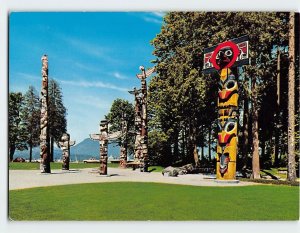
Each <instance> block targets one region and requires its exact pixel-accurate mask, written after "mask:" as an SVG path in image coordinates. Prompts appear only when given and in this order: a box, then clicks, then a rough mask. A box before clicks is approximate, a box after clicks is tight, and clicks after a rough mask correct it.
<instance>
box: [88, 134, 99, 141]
mask: <svg viewBox="0 0 300 233" xmlns="http://www.w3.org/2000/svg"><path fill="white" fill-rule="evenodd" d="M90 139H92V140H94V141H99V139H100V134H97V133H96V134H90Z"/></svg>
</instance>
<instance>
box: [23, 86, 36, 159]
mask: <svg viewBox="0 0 300 233" xmlns="http://www.w3.org/2000/svg"><path fill="white" fill-rule="evenodd" d="M23 99H24V100H23V105H22V108H21V112H22V116H23V124H24V127H25V131H26V136H27V137H26V143H27V145H28V147H29V162H31V160H32V148H33V147H35V146H37V145H39V142H40V139H39V136H40V101H39V96H38V94H37V91H36V90H35V89H34V87H33V86H29V89H28V91H27V92H26V93H25V95H24V98H23Z"/></svg>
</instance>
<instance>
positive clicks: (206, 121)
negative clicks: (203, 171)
mask: <svg viewBox="0 0 300 233" xmlns="http://www.w3.org/2000/svg"><path fill="white" fill-rule="evenodd" d="M287 16H288V14H287V13H254V12H247V13H245V12H237V13H236V12H218V13H215V12H214V13H211V12H208V13H206V12H170V13H168V14H167V15H166V16H165V17H164V24H163V25H162V29H161V32H160V33H159V34H158V35H157V36H156V37H155V38H154V39H153V40H152V44H153V45H154V48H155V49H154V51H153V54H154V55H155V56H156V57H157V58H156V59H155V60H154V61H153V62H154V63H155V64H156V71H157V76H156V77H154V78H152V80H151V82H150V87H149V90H150V98H149V109H150V119H151V120H150V122H149V125H154V126H155V127H156V128H155V129H156V130H161V131H162V132H163V133H164V134H165V135H166V139H167V143H166V145H165V149H166V150H165V151H164V156H169V157H170V156H172V157H173V159H176V156H177V155H176V153H177V151H179V157H180V158H181V159H182V158H183V159H184V158H190V157H191V156H190V155H189V154H190V152H191V151H193V141H195V139H193V138H194V136H193V135H194V134H195V132H196V135H197V136H196V144H197V145H198V146H200V145H201V144H202V145H205V144H206V143H207V142H205V141H206V140H205V139H207V138H208V139H209V138H210V137H209V135H207V134H209V133H211V134H212V135H216V132H217V131H216V129H215V128H214V127H212V129H209V128H210V127H211V125H215V124H214V123H215V119H216V118H217V117H216V115H217V114H216V100H217V97H216V94H217V88H216V82H217V81H218V77H217V76H216V75H214V74H213V75H211V76H210V77H208V76H203V75H202V65H203V50H204V48H207V47H210V46H213V45H216V44H218V43H220V42H222V41H226V40H228V39H231V38H235V37H240V36H242V35H245V34H247V35H249V41H250V57H251V64H250V65H248V66H245V67H244V68H243V69H241V70H240V72H241V73H240V77H239V86H240V98H239V100H240V103H243V104H240V106H241V111H240V112H241V113H242V114H241V116H240V118H241V119H242V118H243V119H244V120H243V121H242V122H243V125H242V129H243V134H242V135H243V140H242V141H243V142H245V143H246V144H248V142H249V146H248V145H245V146H244V147H243V151H244V153H243V157H244V158H245V159H244V161H245V163H244V167H246V166H247V157H248V154H251V155H252V159H253V168H252V170H253V176H254V177H255V178H259V170H260V167H259V166H260V161H259V160H260V156H265V153H263V154H259V147H261V148H266V147H269V148H270V146H271V145H274V142H272V141H273V136H272V128H275V127H276V121H275V120H274V110H275V108H272V110H271V111H270V112H269V113H268V118H269V119H270V121H269V122H268V123H267V124H266V122H263V121H262V118H261V116H262V114H263V113H266V108H268V107H269V105H267V104H266V105H264V104H262V103H263V102H264V101H266V99H272V98H273V99H274V100H276V92H275V93H274V94H275V96H274V95H273V97H272V94H270V93H269V91H270V90H271V89H272V87H273V86H274V85H276V72H275V71H276V65H277V56H276V54H275V55H274V50H275V48H277V47H279V48H280V49H282V50H284V49H285V48H286V47H287V45H288V43H287V42H288V37H287V33H286V32H287V28H288V17H287ZM233 25H234V26H233ZM282 65H284V63H282ZM281 68H284V67H281ZM281 70H282V71H281V72H284V69H281ZM283 75H284V73H283ZM193 76H194V77H196V78H194V80H193V79H192V78H191V77H193ZM192 85H194V86H195V87H198V89H197V88H195V87H192ZM194 89H196V91H195V90H194ZM194 93H196V94H194ZM282 96H284V95H282ZM272 103H273V102H272ZM284 104H285V103H283V104H282V108H283V109H284V108H285V107H287V106H286V105H284ZM282 116H284V114H282V113H281V117H282ZM282 122H283V124H284V125H286V122H285V121H284V120H282ZM150 123H151V124H150ZM251 125H252V127H250V126H251ZM195 129H196V130H195ZM282 129H284V126H283V127H282ZM262 130H264V132H266V133H265V134H264V132H263V134H260V132H262ZM251 144H252V146H251ZM280 144H281V145H280V146H282V147H284V144H287V142H286V141H285V139H284V138H282V140H281V141H280ZM177 147H178V149H177ZM267 149H268V148H267ZM268 151H271V150H270V149H268ZM248 152H249V153H248Z"/></svg>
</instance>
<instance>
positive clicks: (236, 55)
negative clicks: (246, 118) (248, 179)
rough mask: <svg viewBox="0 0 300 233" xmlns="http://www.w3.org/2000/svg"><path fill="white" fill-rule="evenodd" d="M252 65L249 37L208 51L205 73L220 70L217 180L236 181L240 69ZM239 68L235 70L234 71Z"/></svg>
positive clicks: (205, 60) (224, 43)
mask: <svg viewBox="0 0 300 233" xmlns="http://www.w3.org/2000/svg"><path fill="white" fill-rule="evenodd" d="M248 63H249V51H248V37H247V36H243V37H240V38H236V39H233V40H230V41H226V42H223V43H220V44H219V45H217V46H213V47H210V48H208V49H205V50H204V66H203V71H204V73H210V72H214V71H217V72H218V73H219V76H220V80H219V88H218V89H219V90H218V108H219V110H218V113H219V114H218V115H219V116H218V126H219V132H218V144H217V155H216V158H217V169H216V171H217V179H219V180H233V179H235V173H236V157H237V144H238V98H239V94H238V81H237V68H236V67H238V66H241V65H244V64H248ZM234 67H235V68H234Z"/></svg>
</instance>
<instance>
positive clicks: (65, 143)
mask: <svg viewBox="0 0 300 233" xmlns="http://www.w3.org/2000/svg"><path fill="white" fill-rule="evenodd" d="M75 143H76V142H75V141H70V134H68V133H64V134H63V135H62V137H61V140H60V142H59V146H60V148H61V149H62V156H63V163H62V170H69V167H70V166H69V164H70V147H71V146H74V145H75Z"/></svg>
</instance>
